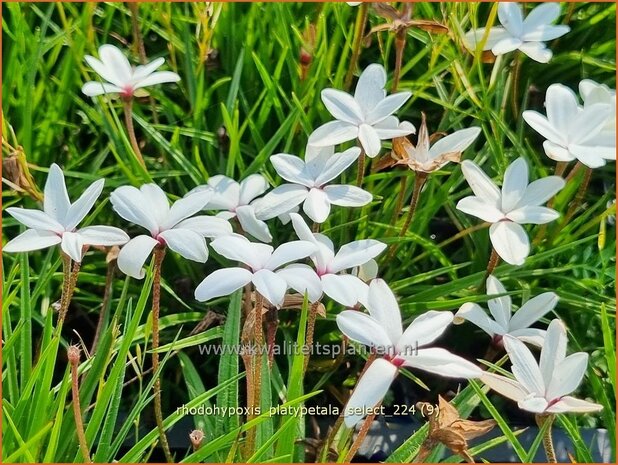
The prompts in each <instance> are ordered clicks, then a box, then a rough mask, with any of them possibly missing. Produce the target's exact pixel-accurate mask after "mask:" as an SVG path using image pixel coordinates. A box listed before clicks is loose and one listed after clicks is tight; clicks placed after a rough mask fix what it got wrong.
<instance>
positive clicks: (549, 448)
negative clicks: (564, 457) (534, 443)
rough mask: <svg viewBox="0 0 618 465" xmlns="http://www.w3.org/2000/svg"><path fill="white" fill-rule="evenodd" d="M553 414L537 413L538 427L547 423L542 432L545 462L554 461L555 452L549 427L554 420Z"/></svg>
mask: <svg viewBox="0 0 618 465" xmlns="http://www.w3.org/2000/svg"><path fill="white" fill-rule="evenodd" d="M554 419H555V416H554V415H552V414H537V415H536V424H537V425H538V426H539V428H543V426H544V425H545V424H546V423H549V425H548V426H547V427H546V428H547V429H546V430H545V433H544V434H543V447H544V448H545V455H547V463H556V452H555V450H554V440H553V438H552V435H551V427H552V424H553V422H554Z"/></svg>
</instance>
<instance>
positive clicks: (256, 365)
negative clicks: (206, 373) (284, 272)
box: [246, 291, 264, 454]
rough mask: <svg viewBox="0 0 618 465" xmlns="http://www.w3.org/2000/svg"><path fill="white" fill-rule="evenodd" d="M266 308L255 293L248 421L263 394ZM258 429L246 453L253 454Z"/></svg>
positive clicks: (253, 431) (251, 432)
mask: <svg viewBox="0 0 618 465" xmlns="http://www.w3.org/2000/svg"><path fill="white" fill-rule="evenodd" d="M263 308H264V297H263V296H262V294H260V293H259V292H257V291H255V307H254V308H253V314H254V323H253V343H254V348H255V350H254V351H253V352H252V353H251V358H252V359H253V360H252V362H251V367H252V370H253V380H252V383H251V384H252V386H251V387H252V391H253V392H252V394H251V399H250V400H251V402H250V405H249V415H248V417H249V418H248V419H249V420H251V419H253V418H255V414H256V413H257V412H258V410H259V408H260V406H261V402H260V395H261V392H262V363H261V361H262V355H263V354H262V349H263V346H264V333H263V330H262V309H263ZM256 435H257V428H256V427H253V428H251V429H250V430H249V431H248V432H247V448H246V452H247V453H248V454H252V453H253V452H254V448H255V439H256Z"/></svg>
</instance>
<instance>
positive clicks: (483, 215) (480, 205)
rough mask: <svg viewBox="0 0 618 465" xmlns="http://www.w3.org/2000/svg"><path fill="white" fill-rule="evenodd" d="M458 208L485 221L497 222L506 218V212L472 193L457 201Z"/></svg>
mask: <svg viewBox="0 0 618 465" xmlns="http://www.w3.org/2000/svg"><path fill="white" fill-rule="evenodd" d="M456 208H457V210H459V211H462V212H464V213H467V214H468V215H472V216H476V217H477V218H480V219H482V220H483V221H488V222H490V223H497V222H498V221H500V220H502V219H504V213H502V211H501V210H500V209H498V208H496V207H495V206H493V205H492V204H489V203H487V202H486V201H484V200H483V199H482V198H480V197H476V196H473V195H470V196H468V197H464V198H463V199H461V200H460V201H459V202H457V207H456Z"/></svg>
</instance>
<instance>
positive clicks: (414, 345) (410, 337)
mask: <svg viewBox="0 0 618 465" xmlns="http://www.w3.org/2000/svg"><path fill="white" fill-rule="evenodd" d="M369 295H370V297H371V294H369ZM452 322H453V314H452V313H451V312H437V311H435V310H429V311H428V312H425V313H423V314H422V315H420V316H419V317H417V318H415V319H414V321H413V322H412V323H410V326H408V327H407V328H406V330H405V331H404V333H403V335H402V336H401V338H399V342H397V352H398V353H400V354H405V355H410V356H414V355H415V351H416V350H417V349H418V348H419V347H422V346H425V345H427V344H429V343H431V342H433V341H435V340H436V339H438V338H439V337H440V336H441V335H442V333H444V331H446V328H447V327H448V326H449V325H450V324H451V323H452Z"/></svg>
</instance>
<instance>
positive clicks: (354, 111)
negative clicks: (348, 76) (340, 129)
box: [321, 89, 363, 124]
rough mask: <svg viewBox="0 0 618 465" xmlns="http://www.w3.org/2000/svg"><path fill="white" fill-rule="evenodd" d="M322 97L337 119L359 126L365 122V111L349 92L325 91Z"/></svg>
mask: <svg viewBox="0 0 618 465" xmlns="http://www.w3.org/2000/svg"><path fill="white" fill-rule="evenodd" d="M321 96H322V102H324V106H325V107H326V109H327V110H328V111H329V112H330V114H331V115H333V116H334V117H335V119H338V120H340V121H344V122H346V123H351V124H359V123H360V122H361V121H363V111H362V110H361V108H360V106H359V105H358V103H357V102H356V100H355V99H354V97H352V96H351V95H350V94H348V93H347V92H343V91H342V90H337V89H324V90H323V91H322V93H321Z"/></svg>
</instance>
